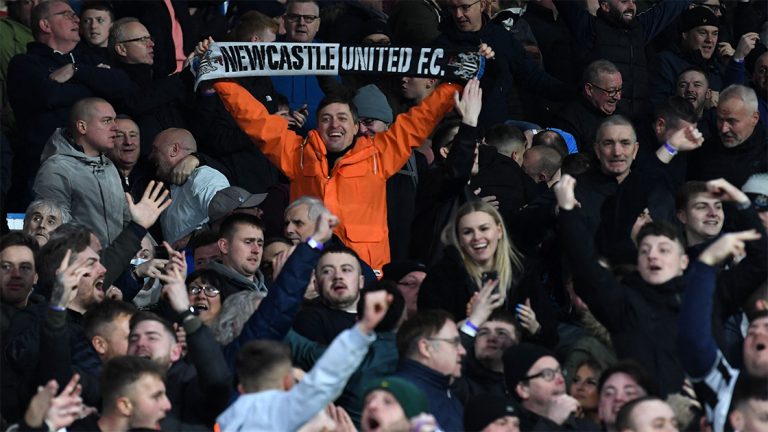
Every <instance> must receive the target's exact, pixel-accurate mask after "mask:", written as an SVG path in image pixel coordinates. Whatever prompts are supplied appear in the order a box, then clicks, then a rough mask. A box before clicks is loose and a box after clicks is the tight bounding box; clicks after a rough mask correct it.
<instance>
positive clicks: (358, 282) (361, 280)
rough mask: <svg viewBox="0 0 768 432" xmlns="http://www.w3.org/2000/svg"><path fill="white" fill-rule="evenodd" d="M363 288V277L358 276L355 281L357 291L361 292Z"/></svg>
mask: <svg viewBox="0 0 768 432" xmlns="http://www.w3.org/2000/svg"><path fill="white" fill-rule="evenodd" d="M364 287H365V276H363V275H360V276H358V279H357V288H358V290H362V289H363V288H364Z"/></svg>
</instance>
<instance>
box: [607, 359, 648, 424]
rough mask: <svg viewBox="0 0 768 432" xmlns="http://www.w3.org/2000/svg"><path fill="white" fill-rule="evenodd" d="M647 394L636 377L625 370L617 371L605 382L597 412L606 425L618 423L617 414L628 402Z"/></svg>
mask: <svg viewBox="0 0 768 432" xmlns="http://www.w3.org/2000/svg"><path fill="white" fill-rule="evenodd" d="M645 395H646V392H645V390H643V388H642V387H640V385H638V384H637V381H635V379H634V378H632V377H631V376H630V375H628V374H626V373H624V372H616V373H614V374H613V375H611V376H610V377H609V378H608V379H607V380H606V381H605V384H603V388H602V391H601V392H600V405H599V406H598V409H597V412H598V415H599V417H600V420H601V421H602V422H603V423H605V424H606V425H610V426H613V425H614V424H616V415H617V414H618V413H619V410H620V409H621V407H623V406H624V404H626V403H627V402H630V401H633V400H635V399H637V398H639V397H643V396H645Z"/></svg>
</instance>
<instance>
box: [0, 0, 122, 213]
mask: <svg viewBox="0 0 768 432" xmlns="http://www.w3.org/2000/svg"><path fill="white" fill-rule="evenodd" d="M30 22H31V23H32V25H31V27H32V35H33V37H34V38H35V41H34V42H32V43H30V44H29V45H28V49H27V53H26V54H20V55H17V56H16V57H14V58H13V59H12V60H11V62H10V64H9V66H8V99H9V101H10V103H11V107H12V108H13V111H14V114H15V115H16V125H17V128H18V132H19V140H18V141H17V142H16V143H14V144H15V145H14V147H13V150H14V153H15V158H14V167H13V170H14V179H18V180H19V182H18V183H16V184H15V185H14V191H12V192H11V193H12V194H13V193H14V192H15V193H16V194H18V195H12V196H15V197H16V198H17V199H18V201H16V202H14V200H13V198H9V200H10V201H11V203H12V204H11V205H16V206H23V205H24V204H23V201H24V200H27V199H29V198H28V197H29V196H31V194H29V191H28V190H27V188H28V187H29V186H30V185H31V180H32V179H33V178H34V177H35V174H36V173H37V170H38V168H39V166H40V154H41V153H42V150H43V146H44V145H45V143H46V142H47V141H48V138H50V137H51V135H52V134H53V132H54V131H55V130H56V128H58V127H64V126H66V125H67V124H68V121H69V110H70V108H72V106H73V105H74V104H75V102H77V101H78V100H80V99H82V98H86V97H92V96H98V97H102V98H105V99H107V100H108V101H114V100H115V99H116V98H118V97H120V96H122V95H124V94H127V93H128V92H129V91H130V88H129V86H128V78H127V77H126V75H125V74H124V73H123V72H122V71H119V70H116V69H110V68H109V67H108V66H106V65H104V64H101V59H100V58H98V57H95V56H94V55H93V54H92V53H91V52H90V51H88V50H81V49H79V48H77V44H78V42H80V31H79V30H80V29H79V23H80V20H79V19H78V17H77V15H76V14H75V12H74V11H73V10H72V8H71V7H70V6H69V4H68V3H67V2H65V1H63V0H52V1H48V2H41V3H40V4H38V5H37V6H35V7H34V8H33V9H32V15H31V19H30Z"/></svg>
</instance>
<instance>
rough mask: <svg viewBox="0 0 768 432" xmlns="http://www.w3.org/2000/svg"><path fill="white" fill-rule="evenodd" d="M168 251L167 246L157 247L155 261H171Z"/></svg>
mask: <svg viewBox="0 0 768 432" xmlns="http://www.w3.org/2000/svg"><path fill="white" fill-rule="evenodd" d="M169 258H170V256H169V255H168V250H167V249H166V248H165V246H155V259H165V260H167V259H169Z"/></svg>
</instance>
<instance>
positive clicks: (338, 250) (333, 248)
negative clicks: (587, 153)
mask: <svg viewBox="0 0 768 432" xmlns="http://www.w3.org/2000/svg"><path fill="white" fill-rule="evenodd" d="M328 254H347V255H351V256H353V257H355V259H356V260H357V262H358V267H359V269H360V273H361V274H362V271H363V265H362V263H361V260H360V255H358V254H357V252H355V250H354V249H351V248H349V247H347V246H346V245H344V244H343V243H338V244H336V243H334V244H331V245H329V246H327V247H325V248H324V249H323V252H322V253H321V254H320V258H318V259H317V262H318V263H320V260H321V259H323V257H324V256H326V255H328ZM315 267H317V265H315Z"/></svg>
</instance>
